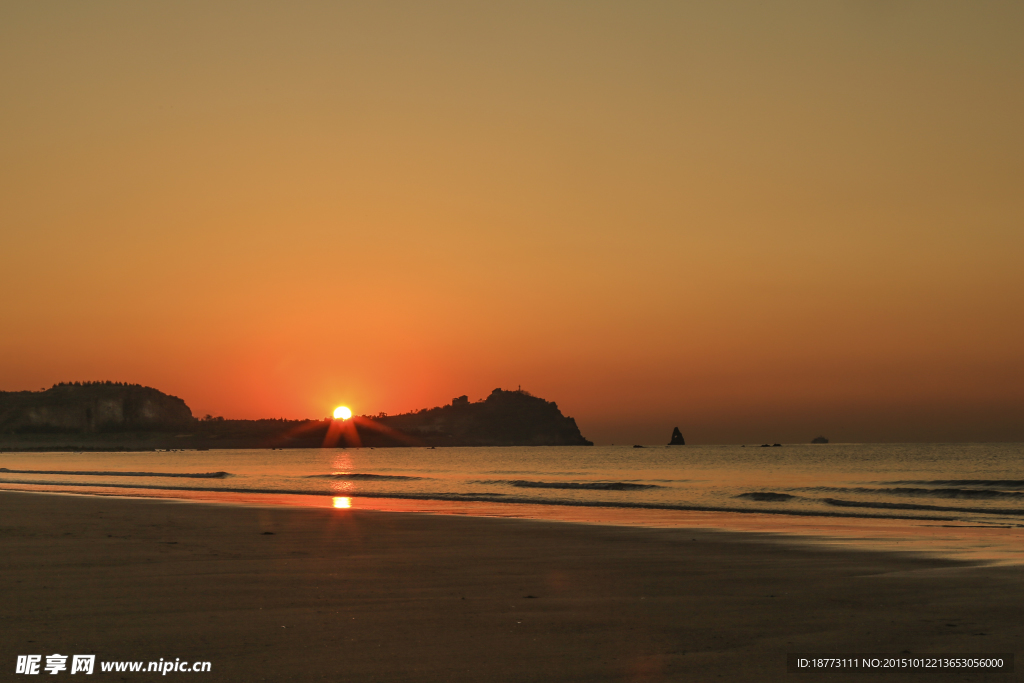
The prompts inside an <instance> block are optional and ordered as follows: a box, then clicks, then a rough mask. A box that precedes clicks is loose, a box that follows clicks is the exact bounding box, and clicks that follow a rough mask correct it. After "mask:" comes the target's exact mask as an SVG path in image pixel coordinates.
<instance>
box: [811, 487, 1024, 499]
mask: <svg viewBox="0 0 1024 683" xmlns="http://www.w3.org/2000/svg"><path fill="white" fill-rule="evenodd" d="M798 490H801V491H817V492H828V493H884V494H889V495H894V494H895V495H901V496H922V497H928V498H974V499H978V500H992V499H998V498H1004V499H1005V498H1009V499H1011V500H1012V499H1017V500H1019V499H1022V498H1024V491H993V490H991V489H988V490H984V489H980V490H979V489H922V488H905V487H897V488H887V489H877V488H862V487H844V486H815V487H812V488H805V489H798Z"/></svg>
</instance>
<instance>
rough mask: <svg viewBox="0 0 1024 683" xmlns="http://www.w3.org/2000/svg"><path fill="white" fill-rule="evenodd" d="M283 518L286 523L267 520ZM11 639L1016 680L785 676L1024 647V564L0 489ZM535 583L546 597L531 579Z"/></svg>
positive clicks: (393, 673)
mask: <svg viewBox="0 0 1024 683" xmlns="http://www.w3.org/2000/svg"><path fill="white" fill-rule="evenodd" d="M267 532H270V533H267ZM0 582H2V584H0V585H2V589H3V593H2V600H0V627H2V628H0V634H2V636H0V650H2V652H0V657H2V659H0V662H2V665H0V666H2V668H0V671H2V672H3V673H2V674H0V680H58V677H59V679H60V680H65V677H69V673H68V672H67V671H65V672H63V673H61V674H59V675H58V676H50V675H48V674H45V673H44V674H42V675H41V676H39V677H38V678H36V677H29V676H18V675H15V673H14V670H15V660H16V657H17V655H19V654H42V655H48V654H52V653H61V654H88V653H95V654H96V655H97V658H98V660H99V661H104V660H118V659H123V660H147V661H148V660H156V659H159V658H161V657H163V658H164V659H174V658H176V657H180V658H182V659H185V660H190V661H192V660H208V661H210V662H212V672H211V673H173V672H172V673H168V674H167V675H166V676H160V675H158V674H153V673H100V672H99V671H97V672H96V674H94V676H83V675H81V674H76V675H75V676H74V677H72V678H70V680H78V679H79V678H82V679H84V680H87V681H88V680H100V681H104V680H107V681H144V680H157V679H163V680H181V679H187V680H195V681H262V680H268V681H319V680H330V681H358V682H363V681H792V682H796V681H801V680H803V681H813V680H836V679H841V680H876V679H877V680H887V681H891V680H928V681H946V680H956V681H965V680H978V681H981V680H988V681H1002V680H1017V677H1018V674H1001V673H996V674H993V673H989V674H986V675H983V674H968V673H964V672H959V671H957V672H954V671H946V672H935V673H928V674H912V673H906V672H897V673H853V674H845V675H843V674H832V675H821V674H799V673H787V672H786V653H787V652H808V651H824V652H891V653H900V652H902V651H904V650H909V651H910V652H912V653H925V652H939V653H955V652H1014V651H1016V650H1017V648H1018V644H1020V643H1021V642H1022V636H1024V568H1022V567H1018V566H1002V567H971V566H968V565H965V564H962V563H955V562H952V561H946V560H938V559H928V558H924V557H921V556H912V555H900V554H885V553H878V552H862V551H843V550H836V549H828V548H824V547H820V548H815V547H809V546H806V545H787V544H785V543H782V542H779V541H776V540H765V539H764V538H763V537H757V536H754V535H744V534H731V533H716V532H699V531H693V530H687V529H682V530H675V529H637V528H621V527H599V526H587V525H577V524H565V523H551V522H529V521H518V520H501V519H473V518H460V517H451V516H430V515H415V514H402V513H387V512H362V511H353V510H311V509H295V508H284V507H281V508H274V509H266V508H244V507H234V506H226V505H204V504H195V503H189V504H185V503H175V502H167V501H154V500H124V499H112V498H94V497H84V496H61V495H45V494H29V493H14V492H3V493H0ZM531 596H532V597H531Z"/></svg>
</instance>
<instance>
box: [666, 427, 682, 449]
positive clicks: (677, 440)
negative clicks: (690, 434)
mask: <svg viewBox="0 0 1024 683" xmlns="http://www.w3.org/2000/svg"><path fill="white" fill-rule="evenodd" d="M668 445H669V446H685V445H686V439H684V438H683V433H682V432H681V431H679V427H676V428H675V429H673V430H672V440H671V441H669V442H668Z"/></svg>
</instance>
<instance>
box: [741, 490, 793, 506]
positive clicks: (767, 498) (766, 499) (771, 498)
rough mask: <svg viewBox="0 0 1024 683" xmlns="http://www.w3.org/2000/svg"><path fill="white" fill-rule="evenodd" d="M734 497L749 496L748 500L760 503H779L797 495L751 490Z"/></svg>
mask: <svg viewBox="0 0 1024 683" xmlns="http://www.w3.org/2000/svg"><path fill="white" fill-rule="evenodd" d="M736 497H737V498H749V499H750V500H756V501H760V502H762V503H781V502H782V501H786V500H792V499H794V498H796V497H797V496H791V495H790V494H788V493H775V492H774V491H751V492H750V493H741V494H740V495H738V496H736Z"/></svg>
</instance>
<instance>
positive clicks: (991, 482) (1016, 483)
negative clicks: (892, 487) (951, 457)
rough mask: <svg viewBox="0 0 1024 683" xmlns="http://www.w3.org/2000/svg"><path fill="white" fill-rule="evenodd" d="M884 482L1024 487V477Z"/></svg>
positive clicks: (888, 482)
mask: <svg viewBox="0 0 1024 683" xmlns="http://www.w3.org/2000/svg"><path fill="white" fill-rule="evenodd" d="M880 483H882V484H933V485H936V486H998V487H1000V488H1006V489H1013V488H1021V487H1024V479H907V480H903V481H883V482H880Z"/></svg>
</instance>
